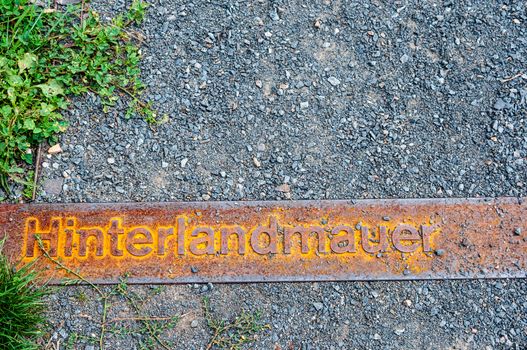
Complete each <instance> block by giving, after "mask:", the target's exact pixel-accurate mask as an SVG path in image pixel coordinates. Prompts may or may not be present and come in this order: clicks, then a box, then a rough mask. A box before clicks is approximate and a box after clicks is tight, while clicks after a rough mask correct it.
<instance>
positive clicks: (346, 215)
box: [0, 198, 527, 282]
mask: <svg viewBox="0 0 527 350" xmlns="http://www.w3.org/2000/svg"><path fill="white" fill-rule="evenodd" d="M526 212H527V210H526V205H525V204H524V203H518V202H517V201H515V200H514V199H510V198H509V199H507V198H505V199H497V200H480V199H473V200H466V201H463V200H451V201H448V200H422V201H419V200H386V201H357V202H354V203H351V202H348V201H321V202H256V203H252V202H249V203H247V202H246V203H243V202H240V203H228V202H226V203H221V202H220V203H152V204H113V205H112V204H98V205H97V204H96V205H93V204H73V205H34V206H32V205H25V206H24V205H16V206H9V207H7V206H0V224H2V226H3V227H4V231H5V233H6V234H7V235H8V241H7V245H6V248H7V251H8V253H9V254H8V255H9V256H10V257H11V258H12V259H13V260H22V261H23V262H25V263H27V262H30V261H33V260H34V259H36V258H37V257H39V256H40V255H41V254H42V252H41V251H40V249H39V247H38V245H37V243H36V238H35V237H36V236H38V237H40V239H41V240H42V242H43V243H44V246H45V249H46V250H47V251H48V253H49V254H50V255H51V256H52V257H53V258H56V259H58V260H60V261H62V262H63V263H64V264H65V265H67V266H69V267H71V268H72V269H78V270H79V271H80V272H81V274H83V275H84V276H85V277H86V278H88V279H91V280H103V281H110V282H111V281H117V278H118V277H119V276H120V275H123V274H125V273H129V274H131V276H132V277H133V278H135V279H136V281H138V282H141V281H154V282H156V281H157V282H188V281H208V280H213V281H225V282H231V281H264V280H317V279H319V280H343V279H407V278H436V277H438V276H439V277H441V276H452V277H455V278H460V277H485V276H489V277H499V276H500V273H501V274H506V275H507V276H511V274H512V276H523V275H525V270H526V269H527V262H526V260H527V258H526V255H527V248H526V240H525V238H524V237H521V236H517V235H514V234H513V232H516V231H515V230H516V228H523V225H524V223H523V222H522V217H525V214H526ZM525 231H526V230H525V228H523V232H525ZM21 233H22V234H21ZM0 235H1V234H0ZM439 251H440V252H441V253H438V252H439ZM40 260H41V261H43V262H41V263H43V264H44V265H48V266H51V265H52V263H51V262H49V261H46V260H45V259H40ZM48 273H49V275H50V277H53V278H56V279H57V278H60V277H61V276H62V275H61V274H60V273H59V274H57V272H56V269H48Z"/></svg>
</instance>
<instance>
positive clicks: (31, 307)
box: [0, 241, 48, 350]
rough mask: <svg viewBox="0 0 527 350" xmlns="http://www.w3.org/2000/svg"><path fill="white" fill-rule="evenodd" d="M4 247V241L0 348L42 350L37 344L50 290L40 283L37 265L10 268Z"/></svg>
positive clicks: (0, 243) (0, 258) (0, 260)
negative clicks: (39, 349) (45, 302)
mask: <svg viewBox="0 0 527 350" xmlns="http://www.w3.org/2000/svg"><path fill="white" fill-rule="evenodd" d="M3 244H4V241H0V348H1V349H6V350H32V349H38V346H37V345H36V343H35V341H36V340H37V338H38V337H40V336H41V335H42V331H41V329H42V328H41V326H42V324H43V323H44V321H45V318H44V316H43V315H44V310H45V305H44V302H43V297H44V296H45V295H46V294H47V293H48V289H47V288H46V287H45V286H43V285H39V284H38V283H37V280H38V271H37V270H35V269H34V268H33V265H25V266H23V267H21V268H20V269H18V270H16V269H15V267H14V266H12V265H11V264H10V263H9V261H8V260H7V257H5V256H4V255H2V253H1V251H2V246H3Z"/></svg>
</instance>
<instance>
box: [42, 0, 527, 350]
mask: <svg viewBox="0 0 527 350" xmlns="http://www.w3.org/2000/svg"><path fill="white" fill-rule="evenodd" d="M92 5H93V6H94V7H95V8H96V9H97V10H98V11H100V12H101V14H102V16H103V18H104V17H112V16H114V15H115V13H117V12H119V11H122V10H123V9H124V8H125V6H126V3H125V2H123V1H120V0H119V1H111V2H104V1H102V0H96V1H93V2H92ZM526 6H527V5H526V3H525V2H523V1H506V0H504V1H502V2H495V1H447V0H443V1H434V0H427V1H393V2H390V4H389V5H387V4H385V2H381V1H345V0H344V1H330V0H326V1H322V0H316V1H315V0H312V1H311V0H310V1H298V0H274V1H269V0H259V1H255V0H249V1H234V0H231V1H205V0H197V1H178V0H166V1H155V2H154V3H153V6H152V7H151V8H150V11H149V13H148V17H147V19H146V22H145V24H144V25H143V26H141V28H140V30H141V31H142V32H143V34H144V35H145V37H146V42H145V45H144V46H143V54H144V62H143V66H142V69H143V79H144V81H145V82H146V84H147V85H148V91H147V98H148V99H150V100H152V101H154V103H155V106H156V107H157V108H158V109H159V111H160V112H161V113H162V114H163V113H166V114H167V115H168V116H169V117H170V118H169V122H168V123H166V124H163V125H161V126H159V127H157V128H156V130H155V131H153V130H151V129H150V128H149V127H148V126H147V125H146V124H145V122H143V121H141V120H137V119H131V120H125V119H124V108H117V110H116V111H115V112H112V113H110V114H108V115H104V114H103V113H102V112H101V106H100V104H99V103H98V101H97V99H96V98H94V97H92V96H88V97H86V98H84V99H79V100H76V101H75V104H74V108H73V110H72V111H71V113H70V115H69V118H70V124H71V126H70V128H69V130H68V131H67V132H66V133H65V134H64V135H63V136H62V139H61V145H62V148H63V150H64V152H63V153H61V154H59V155H56V156H49V157H47V158H46V157H45V159H44V163H43V164H42V170H43V172H42V186H41V187H42V192H41V195H40V196H39V201H49V202H96V201H111V202H117V201H168V200H269V199H324V198H330V199H333V198H388V197H407V198H411V197H476V196H525V194H526V193H527V190H526V186H527V113H526V110H527V26H526V24H527V7H526ZM121 107H122V106H121ZM284 184H287V185H288V186H282V185H284ZM277 188H278V189H277ZM154 287H155V286H138V287H132V289H133V290H135V291H136V292H137V293H139V294H140V295H147V294H149V293H150V292H151V291H152V290H153V288H154ZM81 296H82V297H81ZM84 296H87V300H86V298H85V297H84ZM203 296H208V297H209V298H210V300H211V306H212V309H213V312H214V314H215V315H217V316H218V317H226V318H228V317H232V316H234V315H235V314H237V313H238V312H239V311H240V310H242V309H246V310H250V311H256V310H260V311H261V314H262V320H263V322H265V323H268V324H269V325H270V326H271V329H270V330H265V331H263V332H261V333H260V334H259V336H258V340H257V341H256V342H255V343H252V344H251V345H248V346H247V348H258V349H374V348H375V349H377V348H381V349H424V348H426V349H509V348H510V349H526V348H527V282H526V281H525V280H501V281H420V282H404V283H403V282H375V283H355V282H349V283H302V284H288V283H283V284H247V285H214V286H212V288H211V286H208V287H207V286H186V285H183V286H167V287H166V288H164V289H163V290H162V291H161V292H160V294H159V295H157V296H155V297H153V298H152V299H151V301H150V302H149V303H147V305H146V308H147V309H146V311H145V312H147V313H149V314H155V315H171V314H178V315H183V316H182V318H181V320H180V322H179V323H178V325H177V326H176V327H175V329H173V330H169V331H166V332H164V333H163V334H162V337H163V339H167V340H172V341H175V343H176V344H177V346H176V348H177V349H200V348H204V347H205V346H206V344H207V341H208V340H209V339H210V336H211V331H210V329H209V328H208V327H207V326H206V322H205V320H204V314H203V310H202V302H201V300H202V298H203ZM93 299H94V295H93V292H92V291H90V290H85V288H81V287H75V288H66V289H63V290H61V291H60V292H58V293H57V294H55V295H54V296H53V297H52V298H51V301H52V302H51V308H52V310H51V311H50V315H51V316H52V317H53V321H52V322H53V326H54V329H55V333H54V335H53V337H54V338H53V340H55V341H56V340H61V342H62V343H65V342H68V340H67V339H66V338H68V337H69V338H70V339H71V337H72V334H75V333H78V334H83V335H86V336H88V337H89V336H90V335H91V334H92V333H93V334H96V333H97V332H98V326H97V322H98V321H97V320H98V319H99V317H100V315H99V314H100V313H101V312H102V307H101V306H100V305H99V304H98V303H95V301H94V300H93ZM112 306H113V307H112V308H111V310H110V315H109V317H110V318H111V317H126V315H127V314H129V313H130V310H127V308H126V306H125V303H124V302H122V300H121V301H119V299H116V301H114V302H113V304H112ZM123 315H124V316H123ZM193 321H194V322H193ZM129 322H130V327H133V326H134V322H135V321H129ZM141 337H142V335H140V334H134V335H132V336H116V335H110V336H109V337H108V338H107V347H108V349H124V348H127V349H137V348H139V345H138V344H139V342H140V340H141ZM89 343H90V342H89V339H86V338H81V339H80V340H79V342H78V344H79V345H78V346H77V347H75V346H74V347H73V348H78V349H87V350H90V349H94V348H95V347H94V346H93V345H86V346H85V345H82V344H89Z"/></svg>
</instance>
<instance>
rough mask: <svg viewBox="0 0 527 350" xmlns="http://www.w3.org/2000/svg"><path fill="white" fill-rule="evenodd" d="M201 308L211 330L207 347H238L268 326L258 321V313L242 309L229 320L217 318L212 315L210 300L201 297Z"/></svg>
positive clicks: (230, 349)
mask: <svg viewBox="0 0 527 350" xmlns="http://www.w3.org/2000/svg"><path fill="white" fill-rule="evenodd" d="M203 310H204V312H205V319H206V320H207V325H208V326H209V328H210V329H211V330H212V333H213V334H212V338H211V340H210V341H209V344H208V346H207V350H208V349H215V348H216V349H229V350H237V349H240V348H241V346H242V345H243V344H246V343H249V342H251V341H253V340H254V338H255V336H256V335H257V334H258V333H259V332H261V331H263V330H264V329H267V328H269V325H265V324H261V323H260V314H259V313H258V312H256V313H249V312H245V311H242V312H241V314H240V315H238V316H236V317H235V318H234V319H233V320H231V321H225V320H222V319H217V318H215V317H214V316H213V315H212V312H211V309H210V301H209V299H208V298H204V299H203Z"/></svg>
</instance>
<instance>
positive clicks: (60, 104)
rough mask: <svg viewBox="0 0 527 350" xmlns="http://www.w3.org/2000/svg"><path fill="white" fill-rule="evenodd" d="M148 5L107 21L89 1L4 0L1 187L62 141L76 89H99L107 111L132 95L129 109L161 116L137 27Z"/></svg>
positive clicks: (137, 4) (0, 6)
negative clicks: (56, 5) (41, 0)
mask: <svg viewBox="0 0 527 350" xmlns="http://www.w3.org/2000/svg"><path fill="white" fill-rule="evenodd" d="M83 3H84V2H83ZM146 7H147V4H146V3H145V2H144V1H142V0H134V1H133V4H132V6H131V7H130V9H129V10H128V12H126V13H124V14H122V15H119V16H117V17H116V18H114V19H113V20H112V21H111V22H109V23H102V22H101V21H100V19H99V16H98V14H97V13H95V12H94V11H92V10H91V9H89V8H84V7H83V6H82V5H71V6H68V7H67V8H65V9H64V10H63V11H58V10H55V9H47V8H42V7H39V6H37V5H35V4H33V1H30V0H0V186H1V187H3V188H4V190H5V191H6V192H8V191H9V181H15V182H18V183H21V184H24V183H25V182H26V181H25V180H24V178H25V176H24V173H26V172H27V169H28V167H29V166H31V164H32V163H33V153H34V152H33V151H32V150H33V149H34V148H35V147H36V146H37V145H38V144H40V143H41V142H43V141H46V140H47V141H49V142H51V143H53V142H56V135H57V133H59V132H61V131H64V130H65V128H66V122H65V120H64V118H63V111H64V110H65V109H66V108H67V107H68V104H69V102H70V100H69V96H74V95H81V94H84V93H88V92H90V93H92V94H95V95H97V96H99V97H100V100H101V103H102V105H103V110H104V111H105V112H107V111H108V109H109V108H110V107H112V106H114V105H115V103H116V101H117V100H118V99H119V95H126V96H127V98H129V109H128V112H127V116H131V115H132V114H134V113H138V114H140V115H142V116H144V118H146V119H147V120H148V121H149V122H151V123H154V122H156V121H157V116H156V113H155V112H154V111H153V110H152V108H151V106H150V104H148V103H145V102H143V101H141V100H140V97H139V96H140V93H141V91H142V90H143V88H144V87H143V84H142V83H141V81H140V79H139V73H140V70H139V60H140V52H139V48H138V44H139V43H140V42H141V41H142V40H143V39H142V36H141V35H140V34H138V33H137V32H135V31H133V30H132V29H130V28H129V26H130V25H131V24H133V23H140V22H141V20H142V19H143V16H144V13H145V9H146Z"/></svg>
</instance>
